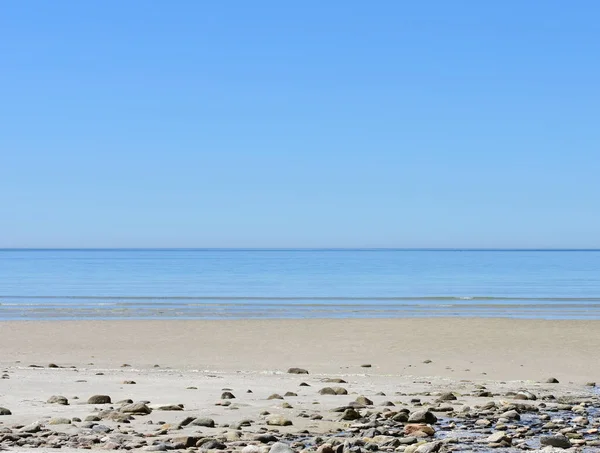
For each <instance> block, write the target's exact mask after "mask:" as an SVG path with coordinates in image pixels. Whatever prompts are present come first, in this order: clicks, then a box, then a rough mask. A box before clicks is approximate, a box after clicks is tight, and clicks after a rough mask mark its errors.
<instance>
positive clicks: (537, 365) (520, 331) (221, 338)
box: [0, 318, 600, 383]
mask: <svg viewBox="0 0 600 453" xmlns="http://www.w3.org/2000/svg"><path fill="white" fill-rule="evenodd" d="M0 333H1V336H2V342H1V343H0V361H1V362H0V363H2V364H3V365H4V366H14V365H15V362H16V361H17V360H18V361H20V362H21V364H22V365H29V364H40V365H44V364H46V363H47V362H54V363H56V364H60V365H61V366H70V365H76V366H82V365H85V364H88V363H94V366H97V367H103V368H113V367H118V366H120V365H121V364H123V363H129V364H131V365H132V366H134V367H135V368H140V369H144V368H151V367H153V366H154V365H155V364H159V365H161V366H163V367H171V368H176V369H182V370H216V371H227V372H232V371H253V372H260V371H277V370H278V371H285V370H286V369H287V368H289V367H293V366H298V367H303V368H306V369H309V370H311V371H312V372H314V373H340V372H342V373H351V374H352V373H356V372H358V371H359V370H360V365H362V364H365V363H369V364H371V365H372V367H371V368H370V369H369V374H371V375H381V376H385V375H392V376H401V375H415V376H440V377H447V378H453V379H504V380H515V379H521V380H540V379H543V378H545V377H547V376H550V375H552V376H555V377H556V378H558V379H560V380H564V381H573V382H574V383H583V382H586V381H589V380H594V379H599V380H600V362H598V361H597V360H594V357H595V356H596V354H597V351H598V350H599V349H600V321H573V320H560V321H546V320H522V319H482V318H464V319H461V318H458V319H457V318H446V319H442V318H434V319H431V318H429V319H427V318H417V319H340V320H335V319H323V320H319V319H316V320H315V319H312V320H236V321H224V320H220V321H183V320H178V321H162V320H161V321H65V322H61V321H15V322H0ZM425 360H431V363H428V364H424V363H423V361H425ZM466 370H468V371H466ZM483 373H485V374H483Z"/></svg>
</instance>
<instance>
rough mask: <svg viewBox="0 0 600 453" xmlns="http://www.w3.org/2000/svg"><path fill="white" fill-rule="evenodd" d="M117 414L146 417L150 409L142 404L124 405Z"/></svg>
mask: <svg viewBox="0 0 600 453" xmlns="http://www.w3.org/2000/svg"><path fill="white" fill-rule="evenodd" d="M119 412H121V413H123V414H136V415H148V414H149V413H151V412H152V409H150V408H149V407H148V406H146V405H145V404H144V403H133V404H126V405H125V406H123V407H121V408H120V409H119Z"/></svg>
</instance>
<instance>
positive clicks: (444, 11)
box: [0, 0, 600, 248]
mask: <svg viewBox="0 0 600 453" xmlns="http://www.w3.org/2000/svg"><path fill="white" fill-rule="evenodd" d="M599 14H600V3H598V2H596V1H591V0H590V1H575V2H565V1H528V2H522V1H504V2H482V1H429V2H400V1H378V2H366V1H362V2H358V1H348V0H346V1H328V2H322V1H304V2H281V1H255V2H217V1H213V2H198V1H175V2H145V1H133V0H130V1H126V2H122V1H109V0H107V1H85V2H82V1H61V0H56V1H53V2H43V1H20V0H12V1H11V0H6V1H3V2H1V4H0V100H1V102H0V171H1V172H0V247H559V248H560V247H583V248H592V247H600V235H599V234H598V232H599V231H600V180H599V177H598V175H599V174H600V147H599V145H600V84H598V80H600V59H598V55H600V32H599V31H598V27H597V18H598V16H599Z"/></svg>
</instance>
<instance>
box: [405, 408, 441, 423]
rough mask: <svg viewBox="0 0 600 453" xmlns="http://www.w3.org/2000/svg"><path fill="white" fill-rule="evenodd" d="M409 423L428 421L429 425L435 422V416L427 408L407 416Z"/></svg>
mask: <svg viewBox="0 0 600 453" xmlns="http://www.w3.org/2000/svg"><path fill="white" fill-rule="evenodd" d="M408 422H409V423H428V424H430V425H432V424H434V423H436V422H437V417H436V416H435V415H434V414H432V413H431V412H429V410H422V411H416V412H413V413H412V414H410V416H409V417H408Z"/></svg>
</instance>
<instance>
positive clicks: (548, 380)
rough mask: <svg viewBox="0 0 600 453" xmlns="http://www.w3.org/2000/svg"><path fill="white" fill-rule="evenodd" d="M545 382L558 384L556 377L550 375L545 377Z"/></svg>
mask: <svg viewBox="0 0 600 453" xmlns="http://www.w3.org/2000/svg"><path fill="white" fill-rule="evenodd" d="M546 383H547V384H558V379H556V378H553V377H551V378H548V379H546Z"/></svg>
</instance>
